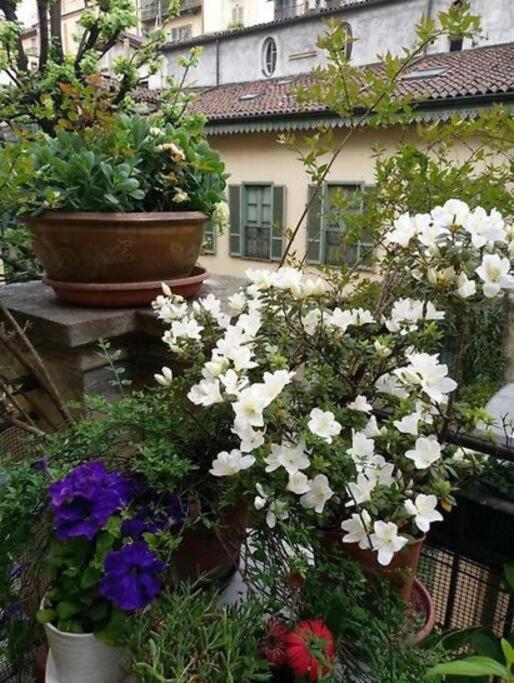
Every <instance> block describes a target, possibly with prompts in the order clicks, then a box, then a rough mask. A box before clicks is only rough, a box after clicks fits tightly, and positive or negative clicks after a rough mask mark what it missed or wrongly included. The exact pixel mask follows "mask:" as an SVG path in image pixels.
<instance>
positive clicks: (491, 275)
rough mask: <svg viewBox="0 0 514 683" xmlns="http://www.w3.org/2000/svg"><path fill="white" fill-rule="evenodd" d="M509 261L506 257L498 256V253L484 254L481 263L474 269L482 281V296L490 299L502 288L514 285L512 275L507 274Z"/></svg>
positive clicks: (509, 287)
mask: <svg viewBox="0 0 514 683" xmlns="http://www.w3.org/2000/svg"><path fill="white" fill-rule="evenodd" d="M509 271H510V261H509V259H508V258H500V256H498V254H484V257H483V259H482V263H481V264H480V266H479V267H478V268H477V269H476V273H477V274H478V276H479V277H480V279H481V280H482V282H483V283H484V296H486V297H487V298H488V299H492V298H493V297H495V296H497V295H498V294H499V293H500V291H501V290H502V289H511V288H513V287H514V277H512V275H510V274H509Z"/></svg>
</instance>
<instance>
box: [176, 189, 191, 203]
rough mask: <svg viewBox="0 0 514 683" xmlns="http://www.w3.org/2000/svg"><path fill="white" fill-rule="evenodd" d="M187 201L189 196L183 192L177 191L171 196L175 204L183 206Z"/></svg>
mask: <svg viewBox="0 0 514 683" xmlns="http://www.w3.org/2000/svg"><path fill="white" fill-rule="evenodd" d="M188 200H189V195H188V194H187V192H185V191H184V190H177V191H176V192H175V194H174V195H173V201H174V202H176V203H177V204H183V203H184V202H187V201H188Z"/></svg>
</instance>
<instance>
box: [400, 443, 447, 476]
mask: <svg viewBox="0 0 514 683" xmlns="http://www.w3.org/2000/svg"><path fill="white" fill-rule="evenodd" d="M405 457H406V458H409V460H412V461H413V462H414V465H415V466H416V469H418V470H426V469H427V468H428V467H430V466H431V465H433V464H434V463H435V462H436V461H437V460H439V459H440V458H441V444H440V443H439V442H438V441H437V439H436V437H435V436H433V435H432V436H428V437H425V436H420V437H419V438H417V439H416V444H415V446H414V449H413V450H410V451H407V452H406V453H405Z"/></svg>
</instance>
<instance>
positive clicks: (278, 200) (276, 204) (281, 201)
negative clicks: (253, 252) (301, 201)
mask: <svg viewBox="0 0 514 683" xmlns="http://www.w3.org/2000/svg"><path fill="white" fill-rule="evenodd" d="M285 196H286V188H285V187H284V186H283V185H274V186H273V224H272V226H271V260H272V261H280V259H281V258H282V250H283V243H284V227H285V226H284V222H285V221H284V210H285Z"/></svg>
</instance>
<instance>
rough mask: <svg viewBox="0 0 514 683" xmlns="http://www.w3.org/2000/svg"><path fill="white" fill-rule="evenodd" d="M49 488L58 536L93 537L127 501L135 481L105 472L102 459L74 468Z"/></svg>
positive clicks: (90, 538)
mask: <svg viewBox="0 0 514 683" xmlns="http://www.w3.org/2000/svg"><path fill="white" fill-rule="evenodd" d="M48 490H49V494H50V506H51V508H52V510H53V512H54V515H55V531H56V534H57V538H59V539H60V540H62V541H65V540H68V539H70V538H74V537H76V536H85V537H86V538H87V539H89V540H92V539H93V538H94V536H95V535H96V534H97V533H98V531H100V529H101V528H102V527H103V525H104V524H105V523H106V522H107V520H108V519H109V517H110V516H111V515H112V514H114V513H115V512H118V511H119V510H121V509H123V508H125V507H127V505H128V504H129V503H130V501H131V500H132V498H133V495H134V482H133V481H132V480H131V479H129V478H127V477H125V476H123V475H122V474H120V473H119V472H108V471H107V470H106V468H105V465H104V463H103V462H100V461H93V462H88V463H86V464H85V465H80V466H79V467H76V468H75V469H74V470H73V471H72V472H71V473H70V474H69V475H68V476H67V477H66V478H65V479H62V480H61V481H58V482H56V483H55V484H52V485H51V486H50V487H49V489H48Z"/></svg>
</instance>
